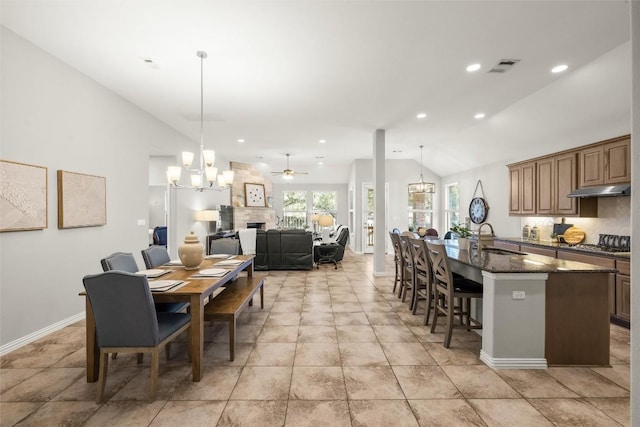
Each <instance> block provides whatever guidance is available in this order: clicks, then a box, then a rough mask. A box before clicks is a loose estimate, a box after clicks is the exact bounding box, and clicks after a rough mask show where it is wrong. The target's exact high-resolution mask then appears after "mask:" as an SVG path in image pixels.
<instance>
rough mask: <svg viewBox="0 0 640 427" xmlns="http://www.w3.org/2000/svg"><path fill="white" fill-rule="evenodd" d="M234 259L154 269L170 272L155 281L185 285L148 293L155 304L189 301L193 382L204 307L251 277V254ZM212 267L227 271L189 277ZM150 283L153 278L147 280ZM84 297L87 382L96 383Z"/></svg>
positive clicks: (197, 375)
mask: <svg viewBox="0 0 640 427" xmlns="http://www.w3.org/2000/svg"><path fill="white" fill-rule="evenodd" d="M233 259H235V260H240V261H242V262H241V263H239V264H237V265H225V266H220V265H218V266H216V264H218V263H219V262H220V261H224V259H218V258H216V259H205V260H204V261H203V262H202V264H201V265H200V267H199V269H198V270H189V271H188V270H185V269H184V267H182V266H176V265H166V266H161V267H156V268H162V269H168V270H171V272H169V273H167V274H165V275H162V276H161V277H158V278H157V279H158V280H182V281H184V282H185V283H184V284H182V285H180V286H177V287H175V288H173V289H170V290H168V291H164V292H155V291H154V292H152V295H153V300H154V301H155V302H189V303H190V307H189V310H190V313H191V342H190V343H189V345H190V347H191V365H192V374H193V381H200V379H202V373H203V365H202V359H203V357H204V306H205V305H206V304H207V302H208V301H209V297H210V296H211V295H212V294H213V293H214V292H215V291H216V289H218V288H220V287H221V286H223V285H225V284H226V283H228V282H229V281H230V280H232V279H233V278H235V277H236V276H237V275H238V274H240V273H241V272H243V271H244V272H246V274H247V276H248V277H252V276H253V260H254V255H236V256H235V257H233ZM211 267H216V268H224V269H226V270H229V272H228V273H227V274H225V275H224V276H222V277H198V278H195V277H192V276H193V275H194V274H197V273H198V271H199V270H203V269H207V268H211ZM149 280H150V282H151V281H152V280H153V279H149ZM80 295H81V296H84V297H85V305H86V335H87V348H86V351H87V355H86V356H87V382H95V381H97V380H98V367H99V355H100V350H99V348H98V341H97V337H96V324H95V318H94V316H93V311H92V310H91V304H90V303H89V298H87V297H86V293H85V292H81V293H80Z"/></svg>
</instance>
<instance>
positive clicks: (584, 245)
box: [567, 243, 631, 253]
mask: <svg viewBox="0 0 640 427" xmlns="http://www.w3.org/2000/svg"><path fill="white" fill-rule="evenodd" d="M567 246H568V247H570V248H574V249H580V250H583V251H589V252H612V253H617V252H631V249H630V248H614V247H611V246H602V245H593V244H588V243H582V244H577V245H567Z"/></svg>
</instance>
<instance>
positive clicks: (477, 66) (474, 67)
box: [467, 64, 481, 73]
mask: <svg viewBox="0 0 640 427" xmlns="http://www.w3.org/2000/svg"><path fill="white" fill-rule="evenodd" d="M480 67H481V65H480V64H471V65H469V66H468V67H467V71H468V72H470V73H473V72H474V71H478V70H479V69H480Z"/></svg>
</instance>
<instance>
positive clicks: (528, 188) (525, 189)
mask: <svg viewBox="0 0 640 427" xmlns="http://www.w3.org/2000/svg"><path fill="white" fill-rule="evenodd" d="M520 184H521V186H520V194H521V196H522V202H521V210H520V213H522V214H525V215H534V214H535V213H536V162H531V163H526V164H524V165H522V176H521V183H520Z"/></svg>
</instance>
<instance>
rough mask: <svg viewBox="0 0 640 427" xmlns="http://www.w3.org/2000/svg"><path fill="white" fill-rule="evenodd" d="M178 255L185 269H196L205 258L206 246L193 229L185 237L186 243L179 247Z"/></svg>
mask: <svg viewBox="0 0 640 427" xmlns="http://www.w3.org/2000/svg"><path fill="white" fill-rule="evenodd" d="M178 256H179V257H180V261H181V262H182V265H184V269H185V270H196V269H197V268H198V267H200V264H202V260H203V259H204V246H203V245H202V243H200V241H199V240H198V236H196V235H195V234H194V233H193V231H192V232H191V233H189V235H188V236H186V237H185V238H184V244H183V245H180V247H179V248H178Z"/></svg>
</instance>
